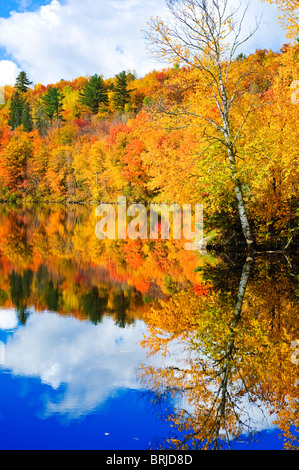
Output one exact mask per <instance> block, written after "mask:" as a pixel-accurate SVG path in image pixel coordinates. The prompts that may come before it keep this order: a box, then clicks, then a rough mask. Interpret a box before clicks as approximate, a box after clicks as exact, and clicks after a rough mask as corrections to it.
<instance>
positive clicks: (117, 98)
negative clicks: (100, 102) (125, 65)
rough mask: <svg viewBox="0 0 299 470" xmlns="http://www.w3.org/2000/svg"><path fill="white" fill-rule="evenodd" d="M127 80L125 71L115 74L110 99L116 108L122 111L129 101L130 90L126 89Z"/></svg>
mask: <svg viewBox="0 0 299 470" xmlns="http://www.w3.org/2000/svg"><path fill="white" fill-rule="evenodd" d="M128 82H129V80H128V76H127V74H126V72H125V71H123V72H121V73H119V74H118V75H116V83H115V85H114V87H113V98H112V101H113V104H114V107H115V108H116V109H117V110H120V111H124V109H125V105H126V104H128V103H129V102H130V99H131V92H130V90H129V89H128Z"/></svg>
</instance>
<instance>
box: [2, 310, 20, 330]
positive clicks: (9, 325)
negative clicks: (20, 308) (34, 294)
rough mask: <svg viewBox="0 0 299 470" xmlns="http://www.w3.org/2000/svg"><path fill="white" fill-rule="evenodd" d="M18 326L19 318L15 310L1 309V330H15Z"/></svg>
mask: <svg viewBox="0 0 299 470" xmlns="http://www.w3.org/2000/svg"><path fill="white" fill-rule="evenodd" d="M17 326H18V317H17V314H16V311H15V310H14V309H9V310H4V309H0V330H13V329H14V328H16V327H17Z"/></svg>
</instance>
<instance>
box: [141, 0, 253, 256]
mask: <svg viewBox="0 0 299 470" xmlns="http://www.w3.org/2000/svg"><path fill="white" fill-rule="evenodd" d="M166 3H167V7H168V12H169V15H167V19H166V20H165V21H163V20H162V19H160V18H158V17H157V18H152V19H151V20H150V22H149V23H148V29H147V31H146V32H145V35H146V39H147V40H148V41H149V43H150V48H151V49H152V52H153V53H154V54H155V55H156V56H157V57H159V58H161V57H162V58H165V59H167V60H170V61H172V62H173V63H174V64H181V65H183V66H186V67H188V68H189V69H191V70H192V69H197V70H199V71H200V72H201V77H202V80H203V81H204V84H205V85H206V87H205V88H206V89H208V90H209V93H210V94H211V97H212V100H213V102H214V105H215V106H216V108H217V110H218V112H219V116H220V119H219V120H217V119H213V118H211V117H210V116H208V115H207V114H205V113H204V112H202V111H199V112H196V111H194V110H190V109H188V107H186V106H184V108H183V107H181V108H180V109H178V108H176V109H175V111H174V110H169V109H167V108H166V107H164V108H163V105H162V106H161V107H160V110H161V111H162V112H166V113H169V114H173V115H176V117H177V118H181V119H182V120H184V119H185V120H186V118H187V119H190V120H191V119H192V120H193V121H194V119H195V120H196V121H197V125H200V126H202V130H203V134H204V133H205V128H206V126H207V125H208V126H209V127H210V128H212V129H213V133H212V135H209V136H208V137H207V141H208V146H207V147H206V149H205V150H207V149H208V148H210V147H211V145H213V144H214V143H215V142H216V143H218V144H219V143H220V144H221V147H222V148H223V149H224V150H225V154H226V161H228V164H229V168H230V176H231V178H232V181H233V186H234V192H235V198H236V202H237V206H238V214H239V218H240V222H241V227H242V232H243V235H244V237H245V239H246V242H247V246H248V249H251V248H252V246H253V242H254V235H253V233H252V229H251V226H250V223H249V218H248V214H247V211H246V206H245V202H244V194H243V187H242V181H241V179H240V177H239V176H238V156H237V155H238V144H239V141H240V138H241V137H242V130H243V128H244V126H245V123H246V121H247V120H248V118H249V116H250V115H251V113H253V112H254V110H255V109H257V107H259V106H260V103H259V100H260V98H261V95H262V93H258V94H255V95H251V98H250V100H249V101H248V103H247V109H246V110H245V111H242V112H243V115H242V120H241V122H240V121H238V122H236V121H235V120H234V110H235V108H236V106H238V102H239V98H240V97H241V96H242V95H243V94H244V93H246V92H248V91H249V85H248V77H249V75H251V74H252V73H253V72H252V71H249V72H248V71H246V72H242V71H241V72H240V75H239V76H237V77H236V76H235V77H234V83H233V85H232V83H231V82H230V79H231V74H230V71H231V66H232V63H233V61H234V60H235V58H236V57H237V55H238V53H239V52H240V46H242V44H244V43H245V42H246V41H247V40H249V39H250V38H251V37H252V36H253V35H254V33H255V32H256V30H257V29H258V26H259V22H258V21H256V23H255V25H254V26H253V28H252V29H251V30H250V31H249V32H247V33H245V32H244V30H245V27H244V26H245V17H246V13H247V10H248V5H244V6H243V5H241V4H240V5H239V7H237V8H235V9H231V8H230V3H229V1H228V0H166ZM203 153H204V152H203Z"/></svg>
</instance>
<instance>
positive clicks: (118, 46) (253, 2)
mask: <svg viewBox="0 0 299 470" xmlns="http://www.w3.org/2000/svg"><path fill="white" fill-rule="evenodd" d="M231 1H232V2H233V3H236V2H239V0H236V1H235V0H231ZM249 3H250V7H249V12H248V17H247V18H248V19H247V21H248V23H247V24H248V25H249V24H253V23H254V20H255V16H260V15H263V18H262V24H261V26H260V29H259V31H258V33H257V34H256V35H255V36H254V38H252V39H251V40H250V41H249V42H248V43H247V44H246V45H244V47H243V50H242V51H240V52H243V53H245V54H248V53H249V52H251V51H254V50H255V49H258V48H262V49H272V50H274V51H279V49H280V47H281V45H282V44H283V43H284V42H286V40H285V37H284V33H283V31H282V29H281V27H280V26H279V23H278V20H277V17H278V14H277V10H276V8H275V7H274V6H271V5H270V4H269V3H268V2H264V1H262V0H249ZM157 15H158V16H161V17H163V16H164V15H165V3H164V0H84V1H82V0H51V1H49V0H48V1H46V0H44V1H42V0H6V1H5V2H4V1H1V4H0V85H6V84H13V83H14V81H15V78H16V76H17V74H18V73H19V72H20V70H25V71H26V72H27V74H28V75H29V76H30V79H31V80H32V81H33V82H34V83H42V84H44V85H46V84H49V83H55V82H57V81H59V80H61V79H65V80H71V79H73V78H76V77H78V76H89V75H93V74H95V73H98V74H100V75H104V77H105V78H109V77H113V76H114V75H115V74H117V73H119V72H121V71H122V70H135V71H136V72H137V74H138V76H142V75H143V74H145V73H147V72H148V71H151V70H153V69H154V68H156V69H159V68H161V67H162V65H161V64H158V63H157V62H155V61H154V60H153V59H151V57H150V54H149V51H148V50H147V48H146V44H145V41H144V39H143V32H142V30H144V29H145V27H146V23H147V21H148V20H149V18H150V17H151V16H157Z"/></svg>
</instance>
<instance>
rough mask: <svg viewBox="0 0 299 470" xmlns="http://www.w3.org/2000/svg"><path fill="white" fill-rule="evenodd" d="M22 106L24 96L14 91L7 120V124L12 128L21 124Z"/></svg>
mask: <svg viewBox="0 0 299 470" xmlns="http://www.w3.org/2000/svg"><path fill="white" fill-rule="evenodd" d="M23 108H24V98H23V97H22V95H21V94H20V93H19V92H18V91H16V92H15V93H14V94H13V95H12V97H11V102H10V116H9V120H8V124H9V126H10V127H11V128H12V129H13V130H15V129H16V128H17V127H19V126H20V125H21V124H22V115H23Z"/></svg>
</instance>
